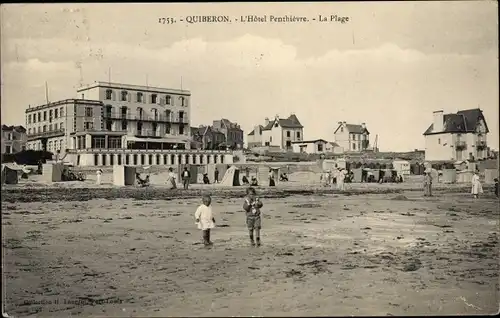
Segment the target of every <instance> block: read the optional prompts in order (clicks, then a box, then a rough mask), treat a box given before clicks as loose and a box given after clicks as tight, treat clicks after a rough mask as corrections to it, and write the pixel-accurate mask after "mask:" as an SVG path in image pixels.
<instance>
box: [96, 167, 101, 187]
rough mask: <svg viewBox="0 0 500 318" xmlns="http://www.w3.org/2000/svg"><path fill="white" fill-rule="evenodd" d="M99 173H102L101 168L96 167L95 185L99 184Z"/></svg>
mask: <svg viewBox="0 0 500 318" xmlns="http://www.w3.org/2000/svg"><path fill="white" fill-rule="evenodd" d="M101 175H102V170H101V169H97V171H96V184H97V185H100V184H101Z"/></svg>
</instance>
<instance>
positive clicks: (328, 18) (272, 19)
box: [158, 14, 350, 24]
mask: <svg viewBox="0 0 500 318" xmlns="http://www.w3.org/2000/svg"><path fill="white" fill-rule="evenodd" d="M178 21H179V22H185V23H189V24H198V23H234V22H236V23H307V22H313V23H317V22H320V23H325V22H326V23H328V22H330V23H332V22H333V23H341V24H345V23H347V22H349V21H350V18H349V17H346V16H341V15H338V14H331V15H321V14H320V15H318V16H316V17H314V18H312V19H311V18H308V17H304V16H295V15H281V16H276V15H256V14H250V15H242V16H239V17H237V18H236V17H229V16H226V15H210V16H208V15H189V16H185V17H181V18H179V19H177V18H174V17H160V18H158V23H160V24H175V23H177V22H178Z"/></svg>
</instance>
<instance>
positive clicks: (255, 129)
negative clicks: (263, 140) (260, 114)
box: [253, 125, 260, 135]
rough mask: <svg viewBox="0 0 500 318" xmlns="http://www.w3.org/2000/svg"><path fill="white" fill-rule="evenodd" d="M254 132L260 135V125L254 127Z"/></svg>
mask: <svg viewBox="0 0 500 318" xmlns="http://www.w3.org/2000/svg"><path fill="white" fill-rule="evenodd" d="M253 132H254V134H255V135H260V127H259V125H256V126H255V127H254V128H253Z"/></svg>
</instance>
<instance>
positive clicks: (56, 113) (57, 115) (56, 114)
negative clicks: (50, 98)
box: [54, 108, 59, 118]
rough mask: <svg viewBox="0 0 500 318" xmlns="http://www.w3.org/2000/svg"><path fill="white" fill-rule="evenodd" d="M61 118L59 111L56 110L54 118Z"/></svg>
mask: <svg viewBox="0 0 500 318" xmlns="http://www.w3.org/2000/svg"><path fill="white" fill-rule="evenodd" d="M57 117H59V109H57V108H56V109H54V118H57Z"/></svg>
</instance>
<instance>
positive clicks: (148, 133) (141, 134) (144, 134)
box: [135, 130, 162, 138]
mask: <svg viewBox="0 0 500 318" xmlns="http://www.w3.org/2000/svg"><path fill="white" fill-rule="evenodd" d="M135 136H136V137H139V138H144V137H146V138H151V137H152V138H161V137H162V135H161V134H160V133H158V132H156V131H149V130H146V131H144V130H143V131H138V132H137V133H136V134H135Z"/></svg>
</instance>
